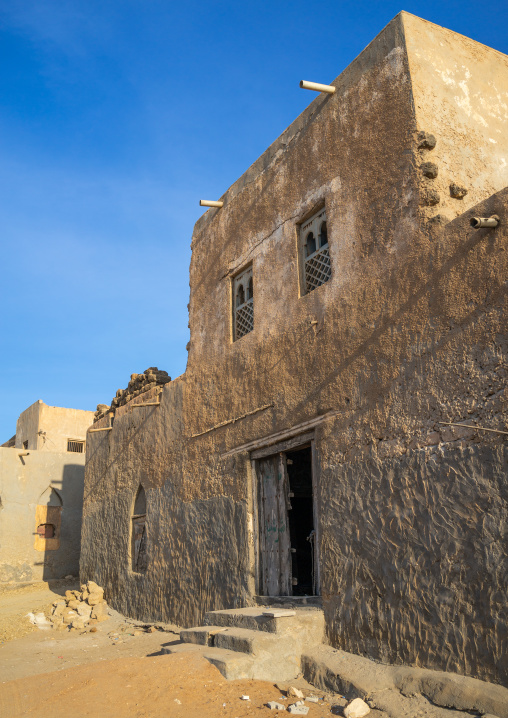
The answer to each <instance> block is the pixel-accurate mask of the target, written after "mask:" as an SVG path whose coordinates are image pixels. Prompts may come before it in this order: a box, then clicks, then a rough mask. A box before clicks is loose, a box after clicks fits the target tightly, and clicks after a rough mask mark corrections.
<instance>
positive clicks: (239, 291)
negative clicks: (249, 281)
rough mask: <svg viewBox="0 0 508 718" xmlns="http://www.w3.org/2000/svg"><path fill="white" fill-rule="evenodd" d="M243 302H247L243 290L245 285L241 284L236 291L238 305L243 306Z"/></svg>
mask: <svg viewBox="0 0 508 718" xmlns="http://www.w3.org/2000/svg"><path fill="white" fill-rule="evenodd" d="M242 304H245V293H244V291H243V285H242V284H240V286H239V287H238V289H237V292H236V306H237V307H241V306H242Z"/></svg>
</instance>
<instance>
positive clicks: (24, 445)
mask: <svg viewBox="0 0 508 718" xmlns="http://www.w3.org/2000/svg"><path fill="white" fill-rule="evenodd" d="M23 448H24V449H28V439H27V440H26V441H24V442H23Z"/></svg>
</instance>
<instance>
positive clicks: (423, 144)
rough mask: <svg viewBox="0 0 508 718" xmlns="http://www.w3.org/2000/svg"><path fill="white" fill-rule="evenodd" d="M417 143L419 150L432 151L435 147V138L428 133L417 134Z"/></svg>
mask: <svg viewBox="0 0 508 718" xmlns="http://www.w3.org/2000/svg"><path fill="white" fill-rule="evenodd" d="M417 141H418V149H420V150H433V149H434V147H435V146H436V138H435V137H434V135H431V134H430V132H419V133H418V137H417Z"/></svg>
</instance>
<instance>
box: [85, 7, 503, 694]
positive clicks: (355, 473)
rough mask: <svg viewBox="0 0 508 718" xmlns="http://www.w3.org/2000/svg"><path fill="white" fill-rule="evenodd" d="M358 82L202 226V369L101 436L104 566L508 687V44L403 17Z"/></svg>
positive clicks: (161, 608)
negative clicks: (315, 607)
mask: <svg viewBox="0 0 508 718" xmlns="http://www.w3.org/2000/svg"><path fill="white" fill-rule="evenodd" d="M312 79H320V78H312ZM333 84H334V86H335V87H336V92H335V94H333V95H325V94H322V95H319V96H317V97H316V99H315V100H314V101H313V102H312V104H311V105H310V106H309V107H308V108H307V109H306V110H305V111H304V112H303V113H302V115H300V117H298V118H297V119H296V120H295V121H294V122H293V124H292V125H291V126H290V127H289V128H288V129H287V130H286V131H285V132H284V133H283V134H282V135H281V137H280V138H279V139H277V140H276V141H275V142H274V143H273V144H272V145H271V147H269V148H268V150H267V151H266V152H265V153H264V154H263V155H262V156H261V157H260V158H259V159H258V160H257V161H256V162H255V163H254V164H253V165H252V166H251V167H250V168H249V169H248V170H247V171H246V173H245V174H244V175H243V176H242V177H241V178H240V179H239V180H238V181H237V182H236V183H235V184H234V185H233V186H232V187H230V189H229V190H227V192H226V193H225V194H224V195H223V197H222V198H221V199H222V200H223V202H224V205H223V207H222V209H212V210H210V211H208V212H206V214H205V215H204V216H203V217H202V218H201V219H200V220H199V221H198V222H197V224H196V226H195V230H194V236H193V239H192V261H191V268H190V291H191V294H190V330H191V339H190V348H189V358H188V364H187V370H186V372H185V374H184V375H183V376H181V377H179V378H178V379H176V380H174V381H173V382H171V383H168V384H166V385H165V386H164V387H163V388H161V387H156V388H153V389H150V390H149V391H148V392H146V393H145V394H143V396H142V397H141V396H138V397H136V398H134V399H132V400H131V401H130V402H128V403H127V404H126V405H125V406H120V407H118V408H117V409H116V412H115V416H114V420H113V424H112V428H111V425H110V421H111V419H110V417H108V418H106V417H105V418H102V419H100V420H99V421H98V422H97V423H96V424H95V425H94V428H95V427H97V428H104V429H107V430H105V431H104V432H102V433H101V432H97V433H94V434H90V435H89V438H88V447H89V451H88V454H87V462H86V478H85V503H84V514H83V534H82V550H81V578H82V580H87V579H94V580H96V581H97V582H98V583H99V584H100V585H103V586H105V587H106V590H107V592H108V599H109V600H110V601H111V603H112V605H113V606H114V607H115V608H117V609H118V610H120V611H122V612H124V613H126V614H128V615H131V616H135V617H137V618H139V619H141V620H151V621H153V620H164V621H171V622H174V623H177V624H179V625H183V626H190V625H198V624H199V623H200V622H201V621H202V618H203V614H204V613H205V611H208V610H212V609H221V608H233V607H239V606H247V605H253V604H255V603H256V602H258V601H260V600H262V601H269V600H270V597H273V596H278V597H281V596H287V597H290V600H291V601H296V602H298V601H300V602H301V603H303V604H304V603H305V602H308V601H310V600H313V601H317V602H321V603H322V606H323V610H324V614H325V618H326V628H327V637H328V640H329V641H330V643H331V644H332V645H334V646H336V647H338V648H342V649H345V650H347V651H352V652H356V653H361V654H366V655H368V656H371V657H373V658H376V659H379V660H382V661H387V662H392V663H411V664H416V665H421V666H427V667H431V668H438V669H445V670H452V671H456V672H460V673H466V674H471V675H474V676H477V677H479V678H486V679H489V680H494V681H506V680H507V679H508V666H507V664H506V662H504V663H503V656H506V651H507V643H506V641H507V627H508V620H507V614H506V583H505V582H506V576H507V573H508V542H507V540H506V526H507V517H508V504H507V492H506V481H507V457H508V451H507V445H506V439H507V436H506V432H507V430H508V427H507V422H506V414H505V413H504V412H505V411H506V402H507V398H508V394H507V391H508V390H507V388H506V376H507V370H506V367H507V361H506V360H507V352H508V341H507V337H506V317H507V314H508V307H507V291H506V282H507V277H508V251H507V250H508V246H507V244H508V190H507V189H505V188H506V187H507V185H508V113H507V110H506V107H507V105H508V58H507V57H506V56H504V55H502V54H501V53H499V52H496V51H495V50H492V49H490V48H488V47H484V46H482V45H479V44H478V43H476V42H474V41H472V40H470V39H468V38H466V37H462V36H460V35H457V34H455V33H453V32H451V31H449V30H445V29H443V28H440V27H438V26H436V25H433V24H431V23H428V22H425V21H423V20H420V19H418V18H416V17H414V16H412V15H409V14H407V13H401V14H400V15H398V16H397V17H396V18H395V19H394V20H392V22H390V24H389V25H388V26H387V27H386V28H385V29H384V30H383V31H382V32H381V33H380V35H379V36H378V37H377V38H375V39H374V40H373V41H372V42H371V43H370V45H369V46H368V47H367V48H366V49H365V50H364V51H363V52H362V53H361V54H360V55H359V56H358V57H357V58H356V60H354V62H353V63H351V65H350V66H349V67H348V68H346V69H345V70H344V72H343V73H342V74H341V75H340V76H339V77H338V78H337V79H336V80H335V81H334V82H333ZM494 214H496V215H499V217H500V218H501V221H500V223H499V225H498V226H497V227H496V228H495V229H482V230H479V231H477V230H475V229H473V228H472V227H471V225H470V220H471V218H472V217H473V216H474V215H479V216H486V217H489V216H490V215H494ZM137 404H143V405H144V406H142V407H138V408H136V409H134V407H135V406H136V405H137ZM447 422H454V425H448V424H447ZM463 424H466V425H467V426H466V427H464V426H461V425H463ZM468 426H469V427H471V426H473V427H475V426H476V427H482V428H481V430H480V429H479V428H478V429H476V428H467V427H468ZM484 429H487V430H488V431H487V430H484ZM496 432H497V433H496ZM503 432H504V433H503ZM310 596H314V597H313V598H312V599H311V598H309V597H310Z"/></svg>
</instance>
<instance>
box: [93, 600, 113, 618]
mask: <svg viewBox="0 0 508 718" xmlns="http://www.w3.org/2000/svg"><path fill="white" fill-rule="evenodd" d="M90 617H91V618H95V619H96V620H97V621H107V620H108V618H109V613H108V607H107V604H106V603H98V604H97V605H96V606H94V607H93V608H92V612H91V616H90Z"/></svg>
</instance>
